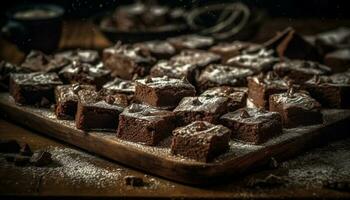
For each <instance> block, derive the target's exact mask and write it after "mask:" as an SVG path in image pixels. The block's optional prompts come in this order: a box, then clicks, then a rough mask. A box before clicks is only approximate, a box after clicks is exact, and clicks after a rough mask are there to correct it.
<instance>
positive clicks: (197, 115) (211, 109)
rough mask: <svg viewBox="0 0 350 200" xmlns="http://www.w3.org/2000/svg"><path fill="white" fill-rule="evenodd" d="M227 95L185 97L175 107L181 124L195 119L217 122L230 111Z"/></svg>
mask: <svg viewBox="0 0 350 200" xmlns="http://www.w3.org/2000/svg"><path fill="white" fill-rule="evenodd" d="M228 102H229V99H228V98H227V97H213V96H200V97H185V98H183V99H182V100H181V102H180V103H179V105H178V106H177V107H176V108H175V109H174V113H175V114H176V115H177V116H178V117H179V121H180V124H183V125H186V124H189V123H191V122H193V121H197V120H199V121H207V122H210V123H217V121H218V119H219V117H220V116H221V115H222V114H224V113H225V112H227V111H228Z"/></svg>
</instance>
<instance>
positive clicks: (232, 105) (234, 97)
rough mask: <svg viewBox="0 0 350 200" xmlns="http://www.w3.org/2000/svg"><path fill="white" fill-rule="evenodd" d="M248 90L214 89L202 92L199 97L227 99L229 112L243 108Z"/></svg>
mask: <svg viewBox="0 0 350 200" xmlns="http://www.w3.org/2000/svg"><path fill="white" fill-rule="evenodd" d="M247 94H248V88H245V87H229V86H221V87H214V88H211V89H208V90H206V91H204V92H203V93H202V94H201V95H200V96H212V97H215V96H217V97H227V98H228V99H229V101H228V109H229V111H235V110H237V109H239V108H242V107H245V106H246V103H247Z"/></svg>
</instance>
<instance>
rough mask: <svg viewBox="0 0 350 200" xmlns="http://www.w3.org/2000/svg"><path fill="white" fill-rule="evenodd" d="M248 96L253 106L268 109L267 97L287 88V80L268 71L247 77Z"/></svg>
mask: <svg viewBox="0 0 350 200" xmlns="http://www.w3.org/2000/svg"><path fill="white" fill-rule="evenodd" d="M247 80H248V98H249V100H250V101H252V103H254V105H255V106H257V107H261V108H265V109H268V108H269V97H270V95H272V94H276V93H282V92H285V91H287V90H288V81H287V80H285V79H281V78H279V77H278V76H277V75H276V74H275V73H274V72H272V71H270V72H268V73H267V74H266V75H264V74H259V75H256V76H252V77H248V78H247Z"/></svg>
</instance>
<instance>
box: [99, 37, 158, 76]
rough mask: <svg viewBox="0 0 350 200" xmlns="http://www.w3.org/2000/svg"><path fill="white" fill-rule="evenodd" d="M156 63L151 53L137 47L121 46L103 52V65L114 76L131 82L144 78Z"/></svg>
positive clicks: (117, 45) (118, 44)
mask: <svg viewBox="0 0 350 200" xmlns="http://www.w3.org/2000/svg"><path fill="white" fill-rule="evenodd" d="M155 62H156V59H155V58H153V57H152V56H151V53H150V52H149V51H147V50H146V49H144V48H141V47H138V46H135V45H120V43H117V44H116V45H115V46H114V47H110V48H107V49H104V50H103V63H104V64H105V66H106V67H108V68H109V69H110V70H111V71H112V76H118V77H120V78H123V79H127V80H131V79H134V78H135V77H143V76H145V75H147V74H148V73H149V70H150V69H151V67H152V66H153V64H154V63H155Z"/></svg>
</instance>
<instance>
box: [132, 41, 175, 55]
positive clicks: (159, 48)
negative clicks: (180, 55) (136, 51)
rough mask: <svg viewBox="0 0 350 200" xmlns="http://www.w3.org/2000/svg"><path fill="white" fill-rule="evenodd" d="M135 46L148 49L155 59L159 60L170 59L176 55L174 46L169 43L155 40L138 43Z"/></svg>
mask: <svg viewBox="0 0 350 200" xmlns="http://www.w3.org/2000/svg"><path fill="white" fill-rule="evenodd" d="M135 45H136V46H139V47H141V48H144V49H146V50H147V51H149V52H150V53H151V55H152V56H153V57H155V58H157V59H168V58H170V57H171V56H173V55H175V53H176V50H175V48H174V47H173V45H171V44H170V43H169V42H167V41H161V40H154V41H147V42H142V43H137V44H135Z"/></svg>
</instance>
